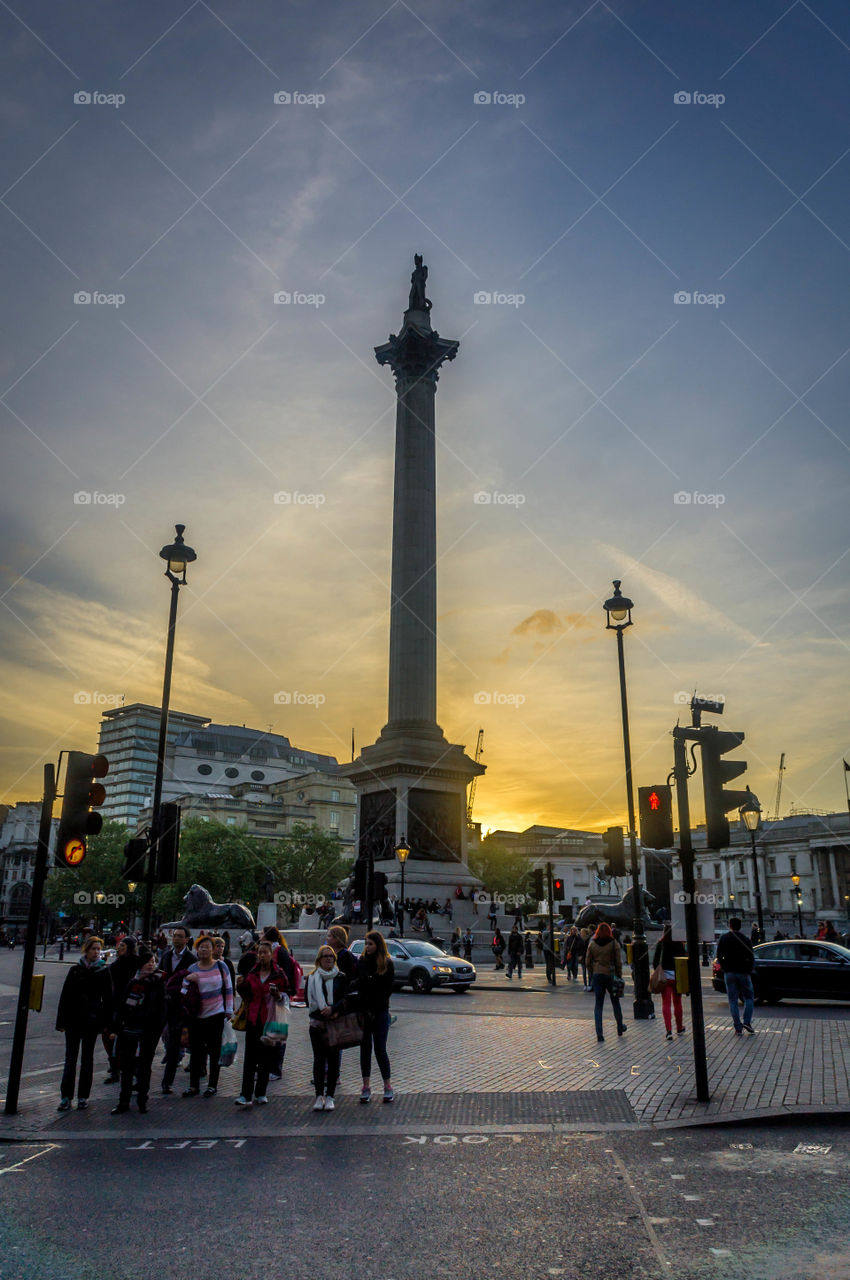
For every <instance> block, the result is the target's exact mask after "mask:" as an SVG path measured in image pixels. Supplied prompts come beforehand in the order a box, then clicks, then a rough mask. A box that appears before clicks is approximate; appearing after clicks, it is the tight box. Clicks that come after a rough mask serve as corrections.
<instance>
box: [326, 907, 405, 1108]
mask: <svg viewBox="0 0 850 1280" xmlns="http://www.w3.org/2000/svg"><path fill="white" fill-rule="evenodd" d="M337 965H339V957H338V956H337ZM394 981H395V968H394V966H393V962H392V960H391V959H390V957H389V952H388V951H387V944H386V941H385V939H384V935H383V934H382V933H378V931H377V929H374V930H372V931H371V932H370V933H367V934H366V938H365V940H364V942H363V955H362V956H361V957H360V959H359V960H358V961H357V978H356V990H357V1006H358V1009H359V1010H360V1012H361V1013H362V1015H363V1024H364V1026H363V1039H362V1041H361V1044H360V1073H361V1075H362V1076H363V1088H362V1089H361V1090H360V1101H361V1102H371V1101H372V1089H371V1087H370V1086H371V1076H372V1049H373V1047H374V1050H375V1058H376V1060H377V1063H378V1068H379V1070H380V1072H381V1076H382V1077H383V1081H384V1102H392V1100H393V1097H394V1096H395V1095H394V1094H393V1086H392V1076H391V1072H390V1060H389V1058H388V1056H387V1034H388V1032H389V1029H390V996H391V995H392V993H393V984H394Z"/></svg>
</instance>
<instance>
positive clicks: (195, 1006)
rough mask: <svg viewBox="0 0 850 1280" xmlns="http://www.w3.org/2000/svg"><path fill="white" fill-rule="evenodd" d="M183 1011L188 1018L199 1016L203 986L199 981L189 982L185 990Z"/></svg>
mask: <svg viewBox="0 0 850 1280" xmlns="http://www.w3.org/2000/svg"><path fill="white" fill-rule="evenodd" d="M182 1001H183V1013H184V1015H185V1016H186V1017H187V1018H197V1016H198V1014H199V1013H200V1012H201V988H200V987H199V986H198V984H197V982H190V983H188V985H187V987H186V990H185V991H184V992H183V996H182Z"/></svg>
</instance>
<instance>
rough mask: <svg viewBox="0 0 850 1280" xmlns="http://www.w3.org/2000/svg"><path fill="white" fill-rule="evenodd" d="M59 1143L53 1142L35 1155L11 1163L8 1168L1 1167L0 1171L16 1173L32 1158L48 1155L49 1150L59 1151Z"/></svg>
mask: <svg viewBox="0 0 850 1280" xmlns="http://www.w3.org/2000/svg"><path fill="white" fill-rule="evenodd" d="M58 1150H59V1143H58V1142H51V1143H50V1145H49V1146H47V1147H45V1148H44V1150H43V1151H36V1152H35V1154H34V1155H31V1156H27V1157H26V1159H25V1160H19V1161H18V1163H17V1164H10V1165H9V1167H8V1168H7V1169H0V1173H15V1172H16V1171H17V1170H18V1169H22V1168H23V1167H24V1165H25V1164H29V1162H30V1160H37V1159H38V1158H39V1156H46V1155H47V1153H48V1151H58Z"/></svg>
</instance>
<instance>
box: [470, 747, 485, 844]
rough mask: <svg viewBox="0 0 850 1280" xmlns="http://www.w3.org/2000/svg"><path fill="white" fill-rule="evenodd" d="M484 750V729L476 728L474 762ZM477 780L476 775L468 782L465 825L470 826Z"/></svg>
mask: <svg viewBox="0 0 850 1280" xmlns="http://www.w3.org/2000/svg"><path fill="white" fill-rule="evenodd" d="M483 750H484V730H483V729H479V730H478V741H477V742H476V744H475V763H476V764H478V761H479V760H480V759H481V752H482V751H483ZM477 781H478V775H477V774H476V775H475V777H474V778H473V779H472V781H471V782H470V784H469V799H468V800H467V802H466V825H467V826H468V827H471V826H472V806H473V805H474V804H475V784H476V782H477Z"/></svg>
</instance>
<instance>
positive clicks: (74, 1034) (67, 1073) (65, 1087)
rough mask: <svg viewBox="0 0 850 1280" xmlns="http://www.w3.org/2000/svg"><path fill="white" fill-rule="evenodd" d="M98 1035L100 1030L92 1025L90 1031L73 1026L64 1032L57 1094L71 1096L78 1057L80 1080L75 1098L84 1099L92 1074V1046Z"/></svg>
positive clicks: (89, 1086) (65, 1096) (89, 1087)
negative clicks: (63, 1062) (62, 1063)
mask: <svg viewBox="0 0 850 1280" xmlns="http://www.w3.org/2000/svg"><path fill="white" fill-rule="evenodd" d="M99 1037H100V1031H99V1029H98V1028H97V1027H94V1028H93V1029H92V1030H91V1031H81V1030H80V1029H79V1028H76V1027H75V1028H74V1030H72V1031H66V1032H65V1070H64V1071H63V1072H62V1083H61V1085H60V1086H59V1094H60V1096H61V1097H63V1098H73V1096H74V1079H75V1077H76V1074H77V1058H78V1056H79V1054H80V1050H81V1049H82V1057H81V1058H80V1082H79V1087H78V1089H77V1098H78V1099H79V1098H82V1099H86V1098H88V1096H89V1094H90V1093H91V1082H92V1078H93V1076H94V1046H95V1045H96V1044H97V1041H98V1039H99Z"/></svg>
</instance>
